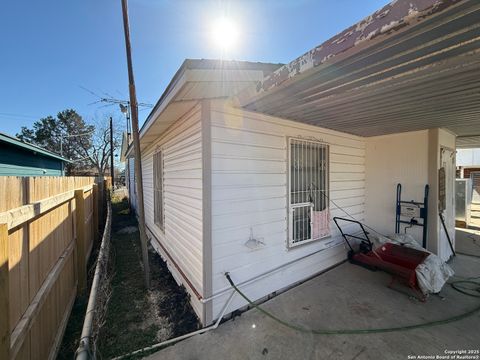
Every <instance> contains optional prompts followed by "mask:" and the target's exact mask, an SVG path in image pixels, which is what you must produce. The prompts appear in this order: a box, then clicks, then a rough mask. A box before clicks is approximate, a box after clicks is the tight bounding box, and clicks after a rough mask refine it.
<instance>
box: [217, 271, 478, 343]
mask: <svg viewBox="0 0 480 360" xmlns="http://www.w3.org/2000/svg"><path fill="white" fill-rule="evenodd" d="M225 277H226V278H227V280H228V282H229V283H230V285H231V286H232V288H233V289H234V290H235V291H236V292H237V293H238V294H240V296H241V297H243V298H244V299H245V300H246V301H247V302H248V303H249V304H250V305H251V306H252V307H254V308H255V309H257V310H258V311H260V312H261V313H263V314H264V315H266V316H268V317H269V318H271V319H273V320H275V321H276V322H278V323H279V324H281V325H283V326H285V327H288V328H290V329H293V330H297V331H300V332H303V333H309V334H315V335H353V334H374V333H387V332H395V331H407V330H414V329H420V328H426V327H432V326H439V325H444V324H448V323H451V322H454V321H459V320H462V319H465V318H467V317H469V316H471V315H473V314H475V313H476V312H478V311H480V304H479V305H478V306H477V307H476V308H474V309H473V310H470V311H467V312H465V313H462V314H460V315H455V316H452V317H449V318H446V319H442V320H435V321H429V322H425V323H419V324H414V325H406V326H396V327H386V328H371V329H339V330H326V329H307V328H304V327H302V326H300V325H296V324H291V323H289V322H287V321H285V320H282V319H280V318H278V317H276V316H275V315H273V314H272V313H270V312H269V311H267V310H265V309H263V308H262V307H260V306H259V305H257V304H255V303H254V302H253V301H252V300H250V299H249V298H248V297H247V296H246V295H245V294H244V293H243V292H242V291H241V290H240V289H239V288H238V287H237V286H236V285H235V283H234V282H233V280H232V278H231V277H230V274H229V273H225ZM465 283H469V284H472V285H475V286H477V288H475V289H469V290H465V288H464V287H461V286H460V284H465ZM450 285H451V286H452V288H453V289H455V290H456V291H459V292H461V293H462V294H465V295H468V296H473V297H480V295H477V294H472V293H469V291H478V292H479V294H480V282H477V281H472V280H459V281H454V282H452V283H450Z"/></svg>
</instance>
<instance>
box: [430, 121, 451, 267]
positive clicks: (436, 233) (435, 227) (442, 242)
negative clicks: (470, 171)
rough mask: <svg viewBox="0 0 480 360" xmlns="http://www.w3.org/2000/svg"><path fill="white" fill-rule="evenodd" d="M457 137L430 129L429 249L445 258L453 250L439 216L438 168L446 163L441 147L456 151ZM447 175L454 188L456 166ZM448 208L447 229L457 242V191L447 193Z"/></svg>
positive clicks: (446, 212) (446, 211) (444, 131)
mask: <svg viewBox="0 0 480 360" xmlns="http://www.w3.org/2000/svg"><path fill="white" fill-rule="evenodd" d="M455 140H456V137H455V135H454V134H452V133H451V132H449V131H446V130H444V129H430V130H429V180H430V183H431V194H432V196H430V201H429V207H430V212H429V230H428V231H429V243H428V244H429V246H428V250H430V251H432V252H434V253H435V254H437V255H439V256H440V257H441V258H442V259H443V260H447V259H448V258H449V257H450V254H451V250H450V249H449V245H448V240H447V237H446V235H445V231H444V229H443V226H442V224H441V222H440V218H439V216H438V170H439V169H440V168H441V167H442V166H443V165H444V164H442V163H441V160H444V159H441V155H440V149H441V148H447V149H450V150H453V151H455ZM453 164H455V163H453ZM446 176H448V177H450V180H451V181H447V184H449V185H450V187H451V188H452V190H453V187H454V180H453V179H455V166H453V167H452V168H451V171H450V173H447V174H446ZM446 205H447V209H446V210H445V212H444V216H445V222H446V225H447V230H448V232H449V235H450V239H451V241H452V243H453V244H455V210H454V207H455V191H450V192H448V193H447V201H446Z"/></svg>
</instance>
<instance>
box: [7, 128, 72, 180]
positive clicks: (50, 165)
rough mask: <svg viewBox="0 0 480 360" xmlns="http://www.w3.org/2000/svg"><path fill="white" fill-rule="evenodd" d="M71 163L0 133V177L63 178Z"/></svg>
mask: <svg viewBox="0 0 480 360" xmlns="http://www.w3.org/2000/svg"><path fill="white" fill-rule="evenodd" d="M69 162H71V161H70V160H68V159H65V158H63V157H61V156H59V155H57V154H55V153H52V152H50V151H47V150H45V149H43V148H41V147H39V146H36V145H32V144H29V143H26V142H23V141H21V140H20V139H17V138H15V137H13V136H9V135H7V134H4V133H0V176H63V175H65V170H64V169H65V163H69Z"/></svg>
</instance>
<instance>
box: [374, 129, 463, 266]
mask: <svg viewBox="0 0 480 360" xmlns="http://www.w3.org/2000/svg"><path fill="white" fill-rule="evenodd" d="M366 141H367V147H366V149H367V151H366V174H367V176H366V180H367V182H366V183H367V186H366V223H367V224H368V225H371V226H372V227H374V228H375V229H377V230H378V231H379V232H381V233H384V234H387V235H388V234H391V233H393V232H394V230H395V198H396V184H397V183H401V184H402V187H403V190H402V199H403V200H415V201H423V196H424V195H423V194H424V186H425V184H429V185H430V193H429V202H428V206H429V211H428V235H427V249H428V250H430V251H432V252H434V253H435V254H438V255H439V256H440V257H442V258H443V259H444V260H446V259H448V254H449V250H448V241H447V238H446V236H445V233H444V231H443V228H442V225H441V223H440V220H439V216H438V169H440V167H441V164H440V149H441V148H442V147H447V148H449V149H452V150H455V135H453V134H452V133H450V132H448V131H446V130H443V129H430V130H423V131H415V132H408V133H401V134H393V135H385V136H376V137H371V138H367V140H366ZM447 176H448V177H449V180H448V183H449V184H450V185H451V186H452V187H453V184H454V179H455V167H454V166H453V167H452V169H451V171H450V173H449V174H447ZM454 195H455V192H454V191H452V192H451V194H450V195H449V199H448V201H447V206H448V209H447V211H446V212H445V218H446V223H447V225H448V227H449V234H450V237H451V239H452V240H453V242H454V241H455V240H454V238H455V226H454V225H455V212H454V210H453V207H454ZM402 232H403V230H402ZM408 233H410V234H412V235H414V237H415V239H416V240H417V241H418V242H419V243H420V244H421V240H422V228H421V227H415V230H413V229H412V230H408Z"/></svg>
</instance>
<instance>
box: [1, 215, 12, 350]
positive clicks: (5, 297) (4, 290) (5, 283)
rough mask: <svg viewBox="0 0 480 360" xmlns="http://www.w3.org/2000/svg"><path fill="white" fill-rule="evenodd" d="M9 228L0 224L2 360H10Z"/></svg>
mask: <svg viewBox="0 0 480 360" xmlns="http://www.w3.org/2000/svg"><path fill="white" fill-rule="evenodd" d="M9 304H10V289H9V271H8V228H7V225H6V224H0V319H2V320H1V321H0V359H9V358H10V321H9V319H10V306H9Z"/></svg>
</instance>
